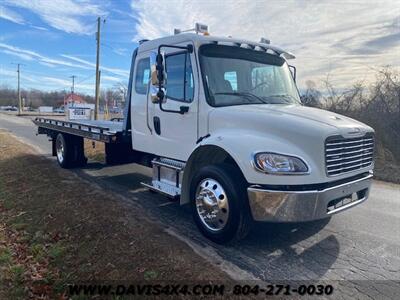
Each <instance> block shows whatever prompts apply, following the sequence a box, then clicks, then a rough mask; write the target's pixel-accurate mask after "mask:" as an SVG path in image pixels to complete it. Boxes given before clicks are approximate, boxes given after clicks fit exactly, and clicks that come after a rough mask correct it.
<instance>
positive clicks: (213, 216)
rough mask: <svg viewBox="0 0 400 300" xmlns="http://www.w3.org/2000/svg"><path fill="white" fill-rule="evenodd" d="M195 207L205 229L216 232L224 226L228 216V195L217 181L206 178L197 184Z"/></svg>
mask: <svg viewBox="0 0 400 300" xmlns="http://www.w3.org/2000/svg"><path fill="white" fill-rule="evenodd" d="M196 208H197V214H198V215H199V217H200V220H201V222H202V223H203V224H204V226H206V227H207V229H209V230H211V231H214V232H216V231H220V230H222V229H223V228H224V227H225V226H226V223H227V222H228V216H229V203H228V196H227V195H226V193H225V190H224V188H223V187H222V185H221V184H220V183H219V182H218V181H216V180H214V179H211V178H206V179H203V180H202V181H201V182H200V183H199V184H198V186H197V189H196Z"/></svg>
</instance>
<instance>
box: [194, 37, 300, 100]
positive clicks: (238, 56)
mask: <svg viewBox="0 0 400 300" xmlns="http://www.w3.org/2000/svg"><path fill="white" fill-rule="evenodd" d="M200 57H201V59H200V63H201V68H202V74H203V81H204V86H205V91H206V96H207V101H208V103H209V104H210V105H212V106H230V105H243V104H300V98H299V93H298V91H297V88H296V85H295V83H294V81H293V78H292V75H291V73H290V70H289V68H288V65H287V64H286V61H285V60H284V59H283V58H281V57H278V56H276V55H272V54H268V53H265V52H261V51H255V50H251V49H244V48H240V47H232V46H223V45H214V44H210V45H203V46H201V48H200Z"/></svg>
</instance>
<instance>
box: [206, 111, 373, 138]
mask: <svg viewBox="0 0 400 300" xmlns="http://www.w3.org/2000/svg"><path fill="white" fill-rule="evenodd" d="M221 127H222V128H227V127H228V128H234V127H237V128H240V129H245V128H248V129H251V130H252V131H261V132H264V133H265V132H269V133H273V132H276V133H277V134H279V136H280V137H283V136H286V135H288V137H289V138H293V136H292V134H294V133H300V134H302V135H310V134H311V135H312V136H314V137H316V136H318V137H320V138H321V137H322V138H324V139H325V138H326V137H327V136H329V135H333V134H340V135H342V136H344V137H357V136H360V135H364V134H365V133H366V132H369V131H373V129H372V128H371V127H369V126H367V125H365V124H363V123H361V122H358V121H356V120H354V119H351V118H348V117H345V116H342V115H339V114H336V113H333V112H329V111H326V110H322V109H317V108H311V107H306V106H301V105H280V104H260V105H240V106H228V107H220V108H217V109H215V110H213V111H211V112H210V115H209V130H210V133H212V131H213V130H214V129H217V128H221Z"/></svg>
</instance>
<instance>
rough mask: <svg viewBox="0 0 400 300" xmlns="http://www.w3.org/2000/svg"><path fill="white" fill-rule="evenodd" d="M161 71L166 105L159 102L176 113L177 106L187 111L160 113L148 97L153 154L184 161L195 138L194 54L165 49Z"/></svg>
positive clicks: (196, 102) (196, 106)
mask: <svg viewBox="0 0 400 300" xmlns="http://www.w3.org/2000/svg"><path fill="white" fill-rule="evenodd" d="M165 69H166V73H167V81H166V85H165V87H166V103H163V105H162V106H163V109H167V110H175V111H179V110H180V107H181V106H186V107H187V109H188V111H187V112H186V113H184V114H179V113H172V112H165V111H162V110H161V109H160V106H159V104H153V103H152V102H151V100H150V97H148V101H149V106H150V111H149V116H150V118H151V126H152V128H153V134H152V145H153V147H154V151H153V153H155V154H158V155H160V156H164V157H169V158H175V159H179V160H184V161H185V160H187V159H188V158H189V155H190V153H191V152H192V151H193V149H194V147H195V145H196V141H197V139H198V137H197V118H198V114H197V112H198V88H197V86H196V83H198V78H197V72H195V70H196V60H195V53H194V52H193V53H188V52H187V51H179V50H178V51H177V49H172V48H167V49H166V55H165Z"/></svg>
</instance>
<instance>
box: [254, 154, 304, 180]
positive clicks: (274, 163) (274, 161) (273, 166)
mask: <svg viewBox="0 0 400 300" xmlns="http://www.w3.org/2000/svg"><path fill="white" fill-rule="evenodd" d="M254 165H255V167H256V168H257V169H258V170H259V171H262V172H265V173H271V174H281V175H283V174H286V175H291V174H292V175H300V174H307V173H308V167H307V165H306V163H305V162H304V161H302V160H301V159H300V158H297V157H294V156H288V155H282V154H277V153H265V152H261V153H256V154H255V155H254Z"/></svg>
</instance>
